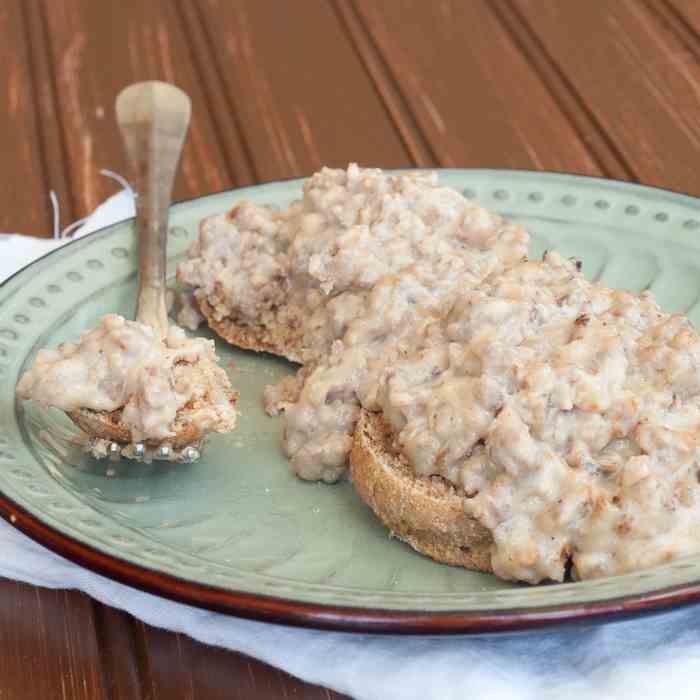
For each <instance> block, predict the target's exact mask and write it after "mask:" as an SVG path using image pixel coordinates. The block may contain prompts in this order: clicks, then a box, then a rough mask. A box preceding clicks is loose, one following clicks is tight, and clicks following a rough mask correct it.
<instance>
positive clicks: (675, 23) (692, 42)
mask: <svg viewBox="0 0 700 700" xmlns="http://www.w3.org/2000/svg"><path fill="white" fill-rule="evenodd" d="M646 3H647V6H648V7H649V9H650V10H652V11H654V12H656V13H657V14H658V16H659V17H660V18H661V20H662V21H663V22H665V23H666V24H668V26H669V27H670V28H671V29H672V30H673V31H675V32H676V34H678V37H679V38H680V40H681V41H683V43H684V44H685V46H686V48H687V49H688V50H689V51H690V52H691V53H693V54H694V56H695V58H696V59H700V4H698V3H697V2H696V0H659V1H658V2H654V0H646Z"/></svg>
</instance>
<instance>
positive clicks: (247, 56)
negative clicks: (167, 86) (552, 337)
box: [183, 0, 412, 180]
mask: <svg viewBox="0 0 700 700" xmlns="http://www.w3.org/2000/svg"><path fill="white" fill-rule="evenodd" d="M183 7H186V8H187V12H188V13H189V15H193V13H194V12H195V11H196V12H197V13H198V16H199V17H200V18H201V21H202V23H203V25H204V28H205V29H204V31H205V36H206V41H205V42H204V43H202V42H201V41H200V42H198V43H197V44H196V50H197V51H198V52H200V54H201V56H202V58H201V62H202V63H203V64H207V65H217V66H218V69H217V70H218V73H217V74H218V75H220V76H221V81H222V82H221V87H222V88H223V89H225V91H226V93H227V95H228V99H229V101H230V104H231V106H232V108H235V115H236V119H237V120H238V122H239V123H240V128H241V130H242V132H243V135H244V138H245V142H246V144H247V146H248V148H249V150H250V153H251V154H252V160H253V162H254V165H255V171H256V175H257V177H258V178H259V179H261V180H271V179H277V178H283V177H292V176H301V175H307V174H310V173H311V172H312V171H314V170H316V169H318V168H319V166H321V165H331V166H336V167H337V166H340V167H342V166H345V165H347V163H348V162H350V161H358V162H360V163H362V164H366V165H369V164H373V165H378V166H384V167H396V166H405V165H409V164H410V163H411V162H412V158H411V155H410V153H409V151H408V149H407V148H406V146H405V145H404V143H403V142H402V139H401V136H400V135H399V134H398V133H397V131H396V129H395V128H394V126H393V124H392V121H391V118H390V115H389V113H388V112H387V109H386V107H385V105H384V104H383V103H382V100H381V99H380V97H379V95H377V93H376V91H375V90H374V88H373V87H372V84H371V83H370V82H369V81H368V80H367V76H366V73H365V71H364V69H363V68H362V65H361V63H360V62H359V60H358V57H357V54H356V52H355V49H354V47H353V45H352V43H351V41H350V39H349V37H348V36H347V33H346V32H345V30H344V28H343V26H342V24H341V22H340V21H339V19H338V17H337V16H336V15H335V13H334V12H333V10H332V7H331V6H330V5H329V3H328V2H326V1H325V0H305V1H304V2H298V3H291V2H278V0H256V1H255V2H237V3H231V2H226V1H225V0H208V1H207V2H201V1H200V0H183ZM189 15H188V16H189ZM232 111H233V110H232ZM231 118H232V119H233V116H232V117H231Z"/></svg>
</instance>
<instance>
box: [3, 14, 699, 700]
mask: <svg viewBox="0 0 700 700" xmlns="http://www.w3.org/2000/svg"><path fill="white" fill-rule="evenodd" d="M0 33H1V34H2V36H3V42H2V43H1V44H0V76H1V77H2V85H4V86H5V105H6V107H5V109H3V110H0V146H1V148H0V153H2V157H3V166H4V167H3V176H2V178H0V230H3V231H22V232H24V233H28V234H32V235H40V236H49V235H51V234H52V230H53V215H52V210H51V207H50V204H49V198H48V192H49V190H53V191H55V193H56V195H57V197H58V200H59V202H60V211H61V221H62V223H63V224H67V223H69V222H70V221H72V220H74V219H76V218H79V217H82V216H84V215H86V214H87V213H89V212H90V211H91V210H92V209H93V208H94V207H95V206H96V205H97V204H98V203H99V202H100V201H102V200H103V199H104V198H105V197H106V196H108V195H109V194H111V193H113V192H114V191H116V189H117V185H116V184H115V183H114V182H113V181H111V180H110V179H109V178H106V177H105V176H103V175H100V170H101V169H103V168H107V169H110V170H113V171H116V172H121V173H123V172H125V170H126V168H125V161H124V157H123V154H122V152H121V147H120V142H119V138H118V136H117V133H116V128H115V122H114V117H113V113H112V105H113V102H114V97H115V96H116V94H117V93H118V91H119V90H120V89H121V88H122V87H124V86H125V85H127V84H128V83H130V82H134V81H137V80H145V79H154V78H157V79H162V80H168V81H170V82H174V83H175V84H177V85H179V86H180V87H182V88H184V89H185V90H186V91H187V92H188V93H189V94H190V95H191V97H192V100H193V122H192V130H191V132H190V138H189V141H188V144H187V147H186V153H185V156H184V158H183V164H182V168H181V173H180V177H179V179H178V182H177V185H176V193H175V194H176V197H178V198H185V197H191V196H196V195H199V194H203V193H206V192H212V191H216V190H221V189H225V188H227V187H232V186H236V185H244V184H249V183H254V182H260V181H265V180H271V179H276V178H283V177H291V176H299V175H305V174H308V173H310V172H312V171H313V170H314V169H316V168H318V167H319V166H320V165H321V164H329V165H336V166H340V165H344V164H346V163H347V162H349V161H357V162H360V163H361V164H365V165H378V166H385V167H396V166H408V165H419V166H430V165H438V166H444V167H450V166H459V167H470V166H474V167H482V166H493V167H513V168H534V169H547V170H563V171H570V172H578V173H586V174H600V175H605V176H608V177H616V178H621V179H629V180H639V181H642V182H645V183H649V184H654V185H659V186H662V187H668V188H672V189H677V190H682V191H685V192H689V193H691V194H695V195H698V194H700V174H698V173H699V170H698V167H697V162H698V160H699V157H700V128H699V126H698V124H700V121H699V120H698V117H697V115H698V113H699V112H700V72H699V71H698V60H699V59H700V3H698V2H697V1H696V0H615V2H611V1H610V0H586V2H575V1H574V0H561V1H559V2H550V1H548V0H453V1H450V0H435V1H434V2H425V1H423V0H304V1H303V2H281V1H280V0H237V1H236V2H229V1H226V0H149V1H148V2H142V0H123V1H122V2H114V1H109V0H105V1H104V2H102V1H101V2H95V0H3V2H2V3H0ZM0 617H1V618H2V620H1V624H0V697H2V698H10V699H14V698H54V697H57V698H109V699H113V698H149V699H156V698H168V699H169V700H170V699H171V698H173V699H179V698H224V697H226V698H284V697H299V698H337V697H340V696H338V695H337V694H335V693H333V692H332V691H328V690H325V689H323V688H318V687H314V686H310V685H307V684H304V683H303V682H301V681H298V680H297V679H294V678H292V677H290V676H288V675H286V674H284V673H282V672H280V671H278V670H276V669H272V668H270V667H269V666H266V665H264V664H262V663H259V662H257V661H255V660H252V659H248V658H246V657H243V656H241V655H239V654H235V653H233V652H229V651H225V650H221V649H214V648H211V647H208V646H205V645H203V644H200V643H198V642H194V641H193V640H191V639H189V638H187V637H184V636H182V635H176V634H172V633H169V632H165V631H162V630H158V629H154V628H152V627H148V626H145V625H143V624H142V623H140V622H138V621H136V620H134V619H133V618H131V617H130V616H128V615H126V614H125V613H122V612H120V611H117V610H113V609H110V608H107V607H104V606H102V605H101V604H99V603H96V602H94V601H91V600H90V599H89V598H87V597H86V596H84V595H82V594H79V593H75V592H66V591H48V590H44V589H39V588H35V587H31V586H26V585H24V584H18V583H14V582H9V581H2V582H0Z"/></svg>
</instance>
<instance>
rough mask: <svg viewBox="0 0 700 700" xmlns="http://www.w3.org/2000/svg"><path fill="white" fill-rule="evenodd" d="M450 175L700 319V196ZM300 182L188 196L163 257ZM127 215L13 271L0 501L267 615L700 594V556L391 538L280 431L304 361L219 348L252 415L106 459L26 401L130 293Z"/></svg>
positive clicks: (56, 530) (426, 612)
mask: <svg viewBox="0 0 700 700" xmlns="http://www.w3.org/2000/svg"><path fill="white" fill-rule="evenodd" d="M441 180H442V182H443V183H444V184H446V185H450V186H453V187H455V188H457V189H459V190H462V191H463V192H464V193H465V194H466V195H467V196H468V197H474V198H476V199H477V200H479V201H480V202H481V203H482V204H483V205H485V206H486V207H488V208H490V209H493V210H497V211H499V212H502V213H504V214H505V215H506V216H508V217H510V218H512V219H515V220H517V221H520V222H522V223H524V224H525V225H526V226H527V227H528V228H529V230H530V231H531V232H532V234H533V237H534V241H535V252H536V253H541V252H542V251H543V250H544V249H546V248H549V247H555V248H557V249H558V250H560V251H562V252H563V253H565V254H567V255H577V256H580V257H581V258H582V259H583V261H584V271H585V272H586V274H587V275H588V276H589V277H590V278H593V279H601V280H602V281H603V282H604V283H606V284H608V285H612V286H619V287H623V288H625V289H631V290H635V291H640V290H642V289H647V288H651V289H652V290H653V292H654V293H655V294H656V296H657V298H658V299H659V301H660V303H661V304H662V306H663V307H664V308H665V309H667V310H669V311H683V312H687V313H688V314H689V315H690V317H691V319H693V320H695V321H698V320H700V305H699V304H698V300H699V299H700V238H699V236H698V234H699V233H700V202H699V201H698V200H697V199H694V198H691V197H687V196H684V195H679V194H674V193H671V192H666V191H662V190H658V189H653V188H649V187H642V186H638V185H630V184H625V183H619V182H611V181H606V180H599V179H593V178H583V177H577V176H571V175H558V174H547V173H529V172H516V171H495V170H446V171H441ZM300 191H301V183H300V181H287V182H278V183H272V184H268V185H261V186H258V187H252V188H247V189H242V190H237V191H231V192H224V193H221V194H216V195H211V196H208V197H203V198H200V199H196V200H193V201H189V202H183V203H180V204H176V205H175V206H174V207H173V208H172V212H171V226H172V228H171V231H170V234H171V235H170V272H171V274H172V273H174V270H175V266H176V264H177V262H178V261H179V260H180V259H182V257H183V256H184V254H185V251H186V249H187V247H188V246H189V244H190V243H191V242H192V241H193V240H194V239H195V236H196V231H197V225H198V223H199V221H200V220H201V219H202V218H203V217H205V216H207V215H210V214H213V213H216V212H221V211H223V210H225V209H227V208H229V207H231V206H232V205H233V204H234V203H235V202H236V201H237V200H240V199H241V198H246V199H250V200H253V201H255V202H258V203H265V204H274V205H278V206H283V205H285V204H286V203H287V202H288V201H289V200H290V199H292V198H295V197H298V196H299V194H300ZM136 250H137V247H136V243H135V240H134V232H133V226H132V223H131V222H125V223H121V224H117V225H114V226H111V227H109V228H107V229H105V230H104V231H102V232H100V233H98V234H95V235H92V236H89V237H87V238H84V239H81V240H79V241H76V242H74V243H72V244H70V245H67V246H65V247H63V248H61V249H60V250H58V251H56V252H54V253H52V254H50V255H48V256H46V257H44V258H42V259H41V260H39V261H37V262H35V263H34V264H32V265H31V266H29V267H27V268H25V269H24V270H22V271H21V272H19V273H18V274H16V275H15V276H14V277H13V278H11V279H10V280H9V281H7V282H6V283H5V284H4V285H2V287H1V288H0V386H1V389H0V492H1V493H2V498H1V499H0V513H1V514H2V515H3V516H4V517H5V518H6V519H8V520H10V521H11V522H13V523H14V524H15V525H16V526H18V527H20V528H21V529H22V530H23V531H25V532H27V533H28V534H30V535H31V536H33V537H34V538H36V539H38V540H40V541H42V542H44V543H45V544H47V545H49V546H50V547H52V548H53V549H55V550H57V551H59V552H61V553H63V554H64V555H66V556H69V557H71V558H72V559H74V560H77V561H79V562H81V563H82V564H84V565H86V566H89V567H91V568H93V569H96V570H98V571H101V572H102V573H105V574H107V575H109V576H112V577H115V578H117V579H119V580H122V581H125V582H127V583H130V584H132V585H134V586H138V587H140V588H144V589H146V590H149V591H153V592H156V593H159V594H162V595H165V596H168V597H172V598H176V599H178V600H183V601H186V602H189V603H193V604H197V605H201V606H204V607H208V608H213V609H217V610H223V611H226V612H230V613H233V614H238V615H245V616H248V617H255V618H259V619H267V620H276V621H282V622H288V623H292V624H303V625H311V626H320V627H333V628H341V629H352V630H373V631H394V632H426V631H429V632H469V631H483V630H487V629H488V630H500V629H506V628H514V627H524V626H531V625H539V624H546V623H550V622H555V621H561V620H571V619H580V618H595V617H599V616H601V615H607V616H609V615H610V614H612V613H621V614H624V613H631V612H636V611H640V610H645V611H648V610H658V609H661V608H663V607H664V606H668V605H671V604H675V603H680V602H688V601H691V600H694V599H696V598H697V597H698V596H700V586H698V582H700V556H699V557H693V558H688V559H684V560H679V561H677V562H675V563H672V564H669V565H665V566H660V567H657V568H653V569H649V570H645V571H641V572H638V573H634V574H628V575H625V576H619V577H613V578H605V579H599V580H595V581H586V582H582V583H571V584H560V585H544V586H535V587H531V586H525V585H516V584H511V583H506V582H503V581H500V580H498V579H496V578H494V577H492V576H490V575H486V574H480V573H473V572H467V571H464V570H461V569H457V568H452V567H449V566H445V565H441V564H437V563H434V562H433V561H431V560H429V559H427V558H425V557H422V556H420V555H418V554H416V553H415V552H413V550H411V549H410V548H409V547H407V546H405V545H403V544H402V543H400V542H398V541H396V540H393V539H390V538H389V537H388V536H387V532H386V530H385V529H384V528H383V527H382V526H380V525H379V524H378V522H377V521H376V520H375V518H374V517H373V515H372V514H371V512H370V511H369V510H368V509H367V508H366V507H365V506H364V505H363V504H362V503H361V502H360V500H359V499H358V497H357V496H356V495H355V493H354V491H353V490H352V487H351V485H350V484H348V483H344V484H340V485H334V486H328V485H323V484H310V483H305V482H302V481H299V480H298V479H296V478H295V477H294V476H293V475H292V474H291V473H290V471H289V468H288V465H287V463H286V460H285V458H284V456H283V455H282V453H281V450H280V440H281V423H280V421H279V420H277V419H272V418H269V417H267V416H266V415H265V414H264V413H263V411H262V409H261V395H262V391H263V387H264V386H265V385H266V384H267V383H269V382H274V381H276V380H278V379H279V378H280V377H283V376H284V375H286V374H288V373H290V372H292V371H293V367H292V365H290V364H288V363H286V362H285V361H282V360H279V359H276V358H274V357H271V356H267V355H256V354H252V353H247V352H243V351H239V350H235V349H233V348H230V347H227V346H226V345H225V344H224V343H222V342H219V341H217V347H218V352H219V355H220V357H221V359H222V362H223V364H224V366H225V367H226V368H227V369H228V371H229V373H230V376H231V379H232V381H233V383H234V385H235V386H236V387H237V388H238V389H239V390H240V393H241V409H242V418H241V420H240V427H239V428H238V429H237V430H236V432H235V433H233V434H232V435H228V436H214V437H213V438H212V439H211V440H210V442H209V443H208V446H207V448H206V451H205V454H204V456H203V458H202V460H201V461H200V462H199V463H198V464H196V465H194V466H186V465H170V464H163V463H154V464H152V465H150V466H144V465H136V464H132V463H129V462H126V461H122V462H116V463H112V462H105V461H101V462H99V461H95V460H93V459H92V458H89V457H87V456H86V455H84V454H83V453H82V452H81V450H80V449H79V448H78V447H76V446H75V444H74V442H73V441H72V440H71V437H74V436H75V434H76V429H75V428H74V427H73V425H72V424H71V423H70V422H69V421H68V420H67V419H66V418H65V416H64V415H63V414H62V413H61V412H60V411H55V410H44V409H41V408H40V407H38V406H34V405H31V404H26V405H19V404H18V403H16V402H15V399H14V387H15V384H16V382H17V379H18V376H19V375H20V373H21V372H22V371H23V370H24V369H25V368H26V367H27V366H28V364H29V363H31V362H32V359H33V357H34V355H35V353H36V351H37V350H38V349H39V348H41V347H44V346H55V345H56V344H58V343H60V342H61V341H64V340H67V339H74V338H76V337H77V336H78V335H79V333H80V332H81V331H82V330H84V329H85V328H88V327H90V326H93V325H94V324H96V323H97V321H98V319H99V318H100V316H102V315H103V314H104V313H106V312H110V311H115V312H118V313H121V314H124V315H127V316H129V315H130V314H131V313H132V310H133V304H134V296H135V292H136V273H135V270H136Z"/></svg>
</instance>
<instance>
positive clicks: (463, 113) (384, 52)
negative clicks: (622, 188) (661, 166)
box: [340, 0, 601, 173]
mask: <svg viewBox="0 0 700 700" xmlns="http://www.w3.org/2000/svg"><path fill="white" fill-rule="evenodd" d="M355 4H356V7H357V9H358V11H359V16H360V18H361V22H362V24H363V26H364V28H365V29H366V31H368V32H369V33H370V34H371V36H372V38H373V41H374V44H375V46H376V50H377V51H378V52H379V54H380V55H381V57H382V60H383V63H384V64H385V65H386V66H387V69H388V70H389V71H390V72H391V75H392V77H393V79H394V80H395V81H396V83H397V84H398V86H399V88H400V91H401V93H402V94H403V95H404V96H405V99H406V100H407V101H408V102H409V104H410V107H411V110H412V113H413V114H414V115H415V118H416V120H417V121H418V123H419V125H420V128H421V129H422V131H423V133H424V134H425V137H426V139H427V140H428V142H429V143H430V146H431V148H432V150H433V151H434V152H435V154H436V157H437V160H438V162H439V164H440V165H443V166H501V167H503V166H504V167H513V168H533V167H534V168H542V169H550V170H567V171H575V172H582V173H599V172H600V171H601V168H600V165H599V164H598V163H597V162H596V161H595V159H594V158H593V157H592V156H591V153H590V151H589V149H588V147H587V144H586V141H585V137H584V136H583V135H580V134H578V133H577V132H576V130H575V129H574V127H573V126H572V124H571V123H570V122H569V121H568V120H567V119H566V115H565V114H564V112H563V110H562V108H561V107H560V105H559V103H558V102H557V101H556V100H555V98H554V97H553V96H552V94H550V92H549V91H548V89H547V86H546V85H545V84H544V83H543V81H542V80H541V79H540V77H539V76H538V74H537V72H536V71H535V69H534V68H533V66H532V65H531V64H530V63H529V62H528V60H527V58H526V57H525V56H524V55H523V53H522V52H521V50H520V48H519V47H518V46H517V45H516V44H515V42H514V41H513V38H512V36H511V35H510V33H509V32H508V31H507V30H506V28H505V27H504V26H503V25H502V23H501V21H500V20H499V18H498V16H497V15H495V14H494V13H493V11H492V9H491V7H490V3H489V2H487V1H486V0H470V2H461V1H459V0H444V1H441V2H422V0H404V1H402V2H382V3H377V2H373V0H357V2H356V3H355ZM340 7H341V8H343V7H346V6H345V4H344V3H340ZM346 12H349V9H346ZM378 88H379V89H381V86H380V85H378Z"/></svg>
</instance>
